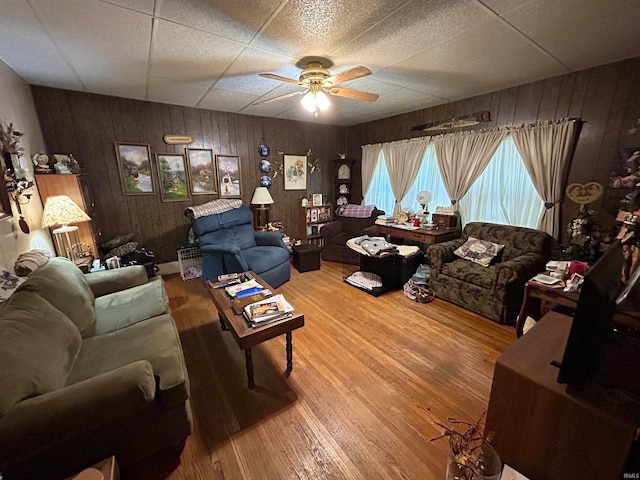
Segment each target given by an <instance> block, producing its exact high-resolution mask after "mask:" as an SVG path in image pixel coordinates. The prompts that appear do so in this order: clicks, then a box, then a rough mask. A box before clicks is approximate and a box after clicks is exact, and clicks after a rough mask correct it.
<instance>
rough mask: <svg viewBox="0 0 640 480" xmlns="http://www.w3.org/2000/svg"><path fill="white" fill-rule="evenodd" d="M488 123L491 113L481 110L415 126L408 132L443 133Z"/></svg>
mask: <svg viewBox="0 0 640 480" xmlns="http://www.w3.org/2000/svg"><path fill="white" fill-rule="evenodd" d="M490 121H491V113H490V112H489V111H488V110H483V111H481V112H475V113H469V114H467V115H459V116H457V117H452V118H448V119H446V120H438V121H437V122H431V123H424V124H422V125H416V126H415V127H411V128H410V129H409V130H411V131H414V132H416V131H417V132H443V131H445V130H455V129H457V128H465V127H473V126H474V125H479V124H480V123H482V122H490Z"/></svg>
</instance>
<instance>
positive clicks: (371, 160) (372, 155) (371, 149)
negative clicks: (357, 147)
mask: <svg viewBox="0 0 640 480" xmlns="http://www.w3.org/2000/svg"><path fill="white" fill-rule="evenodd" d="M381 150H382V144H380V143H376V144H374V145H363V146H362V165H361V167H360V169H361V172H362V198H364V197H365V196H366V195H367V192H368V191H369V187H370V186H371V179H372V178H373V172H375V170H376V165H377V164H378V157H379V156H380V151H381ZM365 205H366V204H365Z"/></svg>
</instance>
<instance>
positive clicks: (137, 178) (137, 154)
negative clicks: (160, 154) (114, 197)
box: [115, 142, 155, 195]
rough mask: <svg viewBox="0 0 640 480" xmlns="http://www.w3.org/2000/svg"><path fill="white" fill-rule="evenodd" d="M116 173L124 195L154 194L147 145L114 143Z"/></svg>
mask: <svg viewBox="0 0 640 480" xmlns="http://www.w3.org/2000/svg"><path fill="white" fill-rule="evenodd" d="M115 147H116V158H117V159H118V171H119V172H120V180H121V182H122V193H123V194H124V195H147V194H153V193H155V191H154V189H153V176H152V174H151V154H150V153H149V145H147V144H143V143H118V142H116V143H115Z"/></svg>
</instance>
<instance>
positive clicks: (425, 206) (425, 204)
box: [416, 190, 431, 224]
mask: <svg viewBox="0 0 640 480" xmlns="http://www.w3.org/2000/svg"><path fill="white" fill-rule="evenodd" d="M416 200H417V201H418V203H419V204H420V206H421V207H422V211H421V212H420V223H422V224H425V223H427V220H428V218H427V217H428V216H429V202H430V201H431V192H429V191H428V190H422V191H421V192H419V193H418V195H416Z"/></svg>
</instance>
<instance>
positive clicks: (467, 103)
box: [347, 57, 640, 232]
mask: <svg viewBox="0 0 640 480" xmlns="http://www.w3.org/2000/svg"><path fill="white" fill-rule="evenodd" d="M481 110H489V111H490V112H491V122H489V123H483V124H481V125H479V126H478V127H473V128H491V127H497V126H510V125H518V124H521V123H523V122H534V121H537V120H550V119H560V118H563V117H578V118H581V119H582V120H583V121H584V123H583V125H582V130H581V133H580V137H579V139H578V143H577V145H576V149H575V153H574V156H573V161H572V163H571V167H570V170H569V172H568V179H567V184H570V183H574V182H579V183H587V182H590V181H596V182H600V183H602V184H603V185H604V186H606V185H607V183H608V176H609V172H610V168H611V164H612V162H613V161H614V160H615V159H616V158H618V155H619V149H620V148H630V147H638V146H640V57H636V58H633V59H630V60H626V61H622V62H616V63H612V64H608V65H604V66H601V67H597V68H592V69H588V70H583V71H580V72H575V73H571V74H567V75H562V76H559V77H553V78H549V79H547V80H541V81H539V82H534V83H529V84H526V85H521V86H518V87H513V88H509V89H506V90H500V91H496V92H492V93H487V94H484V95H479V96H477V97H473V98H469V99H465V100H459V101H456V102H452V103H448V104H445V105H439V106H437V107H432V108H427V109H424V110H418V111H415V112H411V113H407V114H403V115H398V116H395V117H390V118H385V119H382V120H377V121H374V122H369V123H364V124H361V125H357V126H354V127H350V128H349V130H348V148H347V152H348V154H349V157H351V158H356V159H358V160H359V159H360V158H361V157H362V152H361V150H360V147H361V146H362V145H366V144H370V143H380V142H389V141H394V140H400V139H403V138H411V137H417V136H421V135H424V133H420V132H412V131H410V130H409V129H410V127H412V126H415V125H420V124H424V123H429V122H435V121H439V120H446V119H448V118H451V117H453V116H456V115H464V114H467V113H472V112H477V111H481ZM355 168H356V169H357V170H359V168H360V166H359V163H358V165H356V167H355ZM358 178H359V176H358ZM360 188H361V185H360V184H358V185H357V188H354V194H355V195H356V197H357V196H358V195H359V194H360V191H359V190H358V189H360ZM628 192H629V190H626V191H620V190H618V191H614V190H612V189H606V190H605V194H604V195H603V196H602V197H601V198H600V199H599V200H597V201H596V202H595V203H594V204H593V205H591V206H590V207H591V208H592V209H594V210H595V211H596V212H597V218H598V221H599V222H600V223H602V224H604V225H612V224H613V215H612V212H613V211H615V208H616V204H617V200H619V198H620V197H621V196H624V194H626V193H628ZM523 208H526V206H523ZM561 208H562V215H561V217H562V219H561V222H562V223H561V225H562V230H563V232H564V230H565V228H564V226H565V225H566V224H567V223H568V222H569V220H570V219H571V218H573V217H574V216H575V215H576V214H577V212H578V205H576V204H575V203H573V202H571V201H570V200H568V199H566V198H564V199H563V200H562V204H561Z"/></svg>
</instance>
